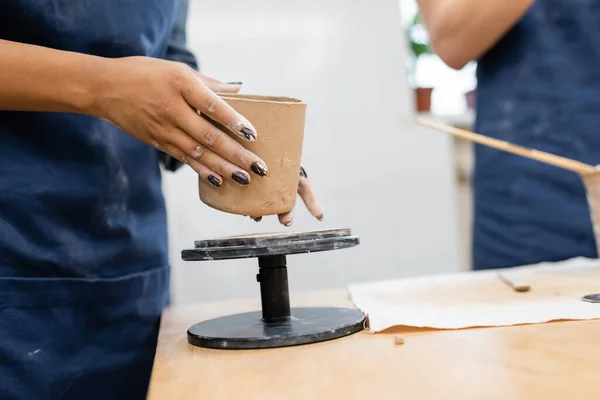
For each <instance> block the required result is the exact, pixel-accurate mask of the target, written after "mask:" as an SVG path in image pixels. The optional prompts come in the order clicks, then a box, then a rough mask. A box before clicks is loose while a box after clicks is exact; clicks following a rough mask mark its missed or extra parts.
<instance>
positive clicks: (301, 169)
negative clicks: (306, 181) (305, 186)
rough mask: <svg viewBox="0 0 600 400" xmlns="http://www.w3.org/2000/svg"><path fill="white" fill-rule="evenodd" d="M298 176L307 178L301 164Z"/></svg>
mask: <svg viewBox="0 0 600 400" xmlns="http://www.w3.org/2000/svg"><path fill="white" fill-rule="evenodd" d="M300 176H303V177H305V178H308V175H307V174H306V170H305V169H304V167H303V166H302V165H301V166H300Z"/></svg>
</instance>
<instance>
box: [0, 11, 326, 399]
mask: <svg viewBox="0 0 600 400" xmlns="http://www.w3.org/2000/svg"><path fill="white" fill-rule="evenodd" d="M186 10H187V2H182V3H180V2H179V1H164V0H128V1H123V0H88V1H85V2H82V1H67V0H53V1H50V0H12V1H7V2H1V3H0V19H1V21H2V23H0V54H2V57H1V60H2V61H1V62H2V73H1V74H0V110H4V111H0V189H1V193H2V194H1V195H0V366H1V367H0V397H1V398H3V399H4V398H6V399H58V398H61V399H96V398H97V399H121V398H123V399H143V398H145V394H146V390H147V384H148V380H149V376H150V372H151V368H152V362H153V355H154V348H155V343H156V338H157V332H158V325H159V320H160V315H161V311H162V309H163V307H164V304H165V301H166V298H167V291H168V287H169V280H168V278H169V268H168V260H167V229H166V217H165V205H164V199H163V195H162V193H161V181H160V169H159V159H161V158H162V159H163V160H164V161H165V163H166V164H167V166H168V167H169V168H170V169H176V168H177V165H176V163H173V162H172V161H173V160H172V159H170V160H169V159H168V158H165V157H163V156H161V154H168V155H169V156H170V157H172V158H174V159H177V160H179V161H180V162H182V163H185V164H187V165H188V166H190V167H191V168H193V169H194V170H195V171H196V172H197V173H198V174H199V175H200V177H201V178H202V179H206V180H207V181H208V182H210V183H211V184H213V185H215V186H219V185H220V184H221V182H223V180H225V179H229V180H232V181H233V182H236V184H240V185H247V184H248V182H249V181H250V180H252V179H263V176H264V175H265V174H266V171H267V168H268V166H267V165H265V163H264V162H263V161H262V160H261V159H260V158H259V157H257V156H256V155H255V154H253V153H251V152H249V151H247V150H245V149H244V147H242V146H241V145H240V144H239V143H238V142H236V141H235V140H234V139H233V138H232V137H231V136H228V134H226V133H224V132H222V131H220V130H218V129H216V128H215V127H213V126H212V125H211V124H209V123H207V122H206V121H205V120H204V119H203V118H201V117H200V116H199V115H198V114H197V111H196V110H199V111H200V112H202V113H204V114H206V115H209V116H210V117H211V118H213V119H214V120H216V121H218V122H220V123H222V124H223V125H224V126H227V127H229V128H231V129H232V131H233V132H234V133H235V134H236V135H238V136H239V137H240V138H243V139H244V140H248V141H253V140H255V139H256V137H257V136H258V135H260V132H256V130H255V129H254V127H253V126H252V125H251V124H250V123H249V122H248V121H247V120H246V119H245V118H244V117H243V116H241V115H239V114H238V113H237V112H235V111H234V110H233V109H232V108H231V107H229V106H228V105H227V104H226V103H225V102H223V101H222V100H221V99H220V98H219V97H218V96H216V95H215V93H214V91H213V90H218V91H230V92H235V91H237V90H238V89H239V85H236V84H233V85H229V84H223V83H221V82H218V81H216V80H214V79H210V78H207V77H204V76H202V75H200V74H198V73H197V72H196V71H194V70H193V69H192V68H190V66H191V67H194V66H195V60H194V58H193V56H191V53H189V52H188V51H187V50H186V49H185V35H184V34H183V33H184V31H183V27H184V26H185V15H186V14H185V13H186ZM166 58H169V59H171V60H176V61H179V62H173V61H166V60H164V59H166ZM183 63H187V64H188V65H189V66H186V65H185V64H183ZM157 149H158V150H157ZM241 160H243V161H241ZM301 188H302V190H303V193H304V196H303V198H304V200H305V202H307V203H308V204H307V205H308V206H309V210H310V211H311V212H312V213H313V215H315V216H316V217H319V218H320V217H322V215H321V214H322V213H321V211H320V209H319V207H318V204H317V203H316V201H315V198H314V193H312V192H311V191H310V186H307V181H306V179H305V178H302V184H301ZM291 218H292V215H291V214H288V215H282V216H280V220H281V222H282V223H283V224H285V225H289V223H290V222H291Z"/></svg>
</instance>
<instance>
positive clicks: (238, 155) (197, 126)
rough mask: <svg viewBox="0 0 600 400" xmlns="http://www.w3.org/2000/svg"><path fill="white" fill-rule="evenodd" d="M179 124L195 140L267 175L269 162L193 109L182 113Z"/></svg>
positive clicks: (237, 162)
mask: <svg viewBox="0 0 600 400" xmlns="http://www.w3.org/2000/svg"><path fill="white" fill-rule="evenodd" d="M178 125H179V126H180V128H181V129H182V130H183V131H184V132H186V133H187V134H188V135H190V136H191V137H192V138H193V139H194V140H196V141H197V142H199V143H201V144H202V145H204V146H205V147H207V148H209V149H210V150H212V151H213V152H215V153H217V154H219V155H220V156H221V157H223V158H224V159H226V160H228V161H229V162H231V163H233V164H235V165H237V166H238V167H240V168H243V169H245V170H246V171H249V172H253V173H254V174H256V175H258V176H267V173H268V168H267V164H266V163H265V162H264V161H263V160H262V159H261V158H260V157H258V156H257V155H256V154H254V153H252V152H251V151H250V150H248V149H246V148H245V147H244V146H242V145H241V144H240V143H239V142H237V141H236V140H235V139H234V138H232V137H231V136H229V135H228V134H226V133H225V132H223V131H221V130H220V129H218V128H217V127H216V126H214V125H213V124H211V123H210V122H208V121H207V120H205V119H204V118H199V117H198V115H197V114H196V113H194V112H193V111H191V110H190V111H189V112H186V113H185V115H182V117H181V118H180V120H179V121H178Z"/></svg>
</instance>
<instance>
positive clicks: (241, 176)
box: [231, 171, 250, 185]
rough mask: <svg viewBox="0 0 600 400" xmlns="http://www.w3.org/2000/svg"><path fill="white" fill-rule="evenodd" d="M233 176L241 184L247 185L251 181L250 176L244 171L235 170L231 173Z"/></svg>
mask: <svg viewBox="0 0 600 400" xmlns="http://www.w3.org/2000/svg"><path fill="white" fill-rule="evenodd" d="M231 178H232V179H233V180H234V181H236V182H237V183H239V184H241V185H247V184H249V183H250V177H249V176H248V174H246V173H244V172H239V171H238V172H234V173H233V174H231Z"/></svg>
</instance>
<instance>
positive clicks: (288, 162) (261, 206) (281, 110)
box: [199, 94, 306, 217]
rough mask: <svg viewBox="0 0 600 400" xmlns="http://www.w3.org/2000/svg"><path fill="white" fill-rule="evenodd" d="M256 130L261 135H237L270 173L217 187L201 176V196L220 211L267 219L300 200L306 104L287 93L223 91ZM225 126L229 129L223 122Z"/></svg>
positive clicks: (228, 181) (252, 175) (205, 201)
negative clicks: (248, 139)
mask: <svg viewBox="0 0 600 400" xmlns="http://www.w3.org/2000/svg"><path fill="white" fill-rule="evenodd" d="M219 96H220V97H221V98H222V99H223V100H225V101H226V102H227V103H228V104H229V105H231V106H232V107H233V108H234V109H235V110H236V111H238V112H239V113H240V114H242V115H243V116H244V117H246V118H247V119H248V120H249V121H250V123H252V125H253V126H254V127H255V128H256V131H257V139H256V141H255V142H253V143H249V142H245V141H243V140H242V139H240V138H238V137H237V136H236V135H234V134H233V133H232V134H231V136H232V137H233V138H235V140H237V141H238V142H239V143H241V144H242V145H243V146H244V147H245V148H247V149H248V150H250V151H252V152H253V153H255V154H256V155H257V156H259V157H260V158H261V159H262V160H263V161H265V163H266V164H267V169H268V174H267V176H266V177H260V176H257V175H255V174H250V175H251V182H250V184H249V185H248V186H245V187H244V186H241V185H239V184H237V183H235V182H232V181H231V180H229V179H227V178H225V177H224V178H225V179H224V180H223V184H222V185H221V187H219V188H216V187H214V186H212V185H210V184H209V183H208V182H205V181H204V180H202V179H200V180H199V192H200V199H201V200H202V202H204V203H205V204H207V205H208V206H210V207H212V208H215V209H217V210H220V211H223V212H227V213H231V214H238V215H247V216H250V217H262V216H267V215H276V214H282V213H286V212H289V211H291V210H292V209H293V208H294V205H295V204H296V198H297V192H298V180H299V177H300V161H301V159H302V142H303V139H304V121H305V115H306V104H305V103H303V102H302V101H300V100H297V99H292V98H287V97H269V96H257V95H244V94H219ZM219 128H220V129H226V128H224V127H223V126H219Z"/></svg>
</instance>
